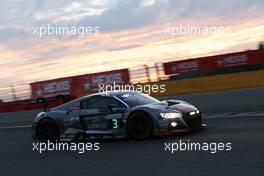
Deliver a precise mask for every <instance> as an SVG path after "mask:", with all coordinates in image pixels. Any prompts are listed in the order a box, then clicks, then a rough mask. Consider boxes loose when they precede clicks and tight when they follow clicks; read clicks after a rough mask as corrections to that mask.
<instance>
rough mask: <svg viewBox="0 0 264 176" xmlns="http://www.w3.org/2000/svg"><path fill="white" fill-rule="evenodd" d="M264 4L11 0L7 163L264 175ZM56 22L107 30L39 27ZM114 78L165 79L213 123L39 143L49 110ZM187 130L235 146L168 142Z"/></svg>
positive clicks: (1, 7) (1, 23)
mask: <svg viewBox="0 0 264 176" xmlns="http://www.w3.org/2000/svg"><path fill="white" fill-rule="evenodd" d="M263 9H264V3H263V1H262V0H250V1H249V0H221V1H212V0H90V1H81V0H74V1H71V0H56V1H55V0H2V1H1V3H0V16H1V18H0V73H1V74H0V99H1V101H0V141H1V144H0V163H1V164H0V175H25V176H29V175H38V176H40V175H43V176H46V175H54V174H56V175H58V174H63V175H64V176H65V175H77V174H78V175H87V174H89V175H118V174H122V175H165V174H166V175H175V174H178V175H188V176H189V175H217V174H218V175H228V174H230V175H263V168H264V165H263V163H264V162H263V145H264V141H263V140H262V139H263V138H264V136H263V135H264V133H263V128H264V118H263V117H264V69H263V68H264V49H263V48H264V43H263V41H264V33H263V31H264V10H263ZM45 26H46V27H47V26H55V27H56V26H57V27H59V26H62V27H66V28H80V27H89V28H90V29H91V28H92V29H96V30H92V32H91V33H89V34H88V35H84V36H81V37H80V36H78V35H64V34H63V35H57V34H56V35H55V34H54V35H53V34H51V35H43V36H41V37H40V35H37V34H36V33H35V29H38V30H39V29H40V28H41V27H45ZM189 27H195V32H192V33H190V31H189V30H190V29H189ZM180 28H181V29H180ZM209 29H210V30H209ZM211 29H212V30H211ZM216 29H219V30H216ZM98 31H99V32H98ZM197 31H198V32H197ZM208 31H210V32H208ZM38 32H39V31H38ZM113 83H118V84H130V85H138V84H141V85H154V84H155V85H165V86H166V91H165V92H164V93H151V95H152V96H155V97H157V98H159V99H166V98H169V99H170V98H172V99H181V100H185V101H187V102H189V103H192V104H194V105H195V106H197V107H198V108H199V110H201V112H202V113H203V117H204V118H203V122H204V123H206V124H207V125H208V128H207V130H205V131H200V132H197V133H192V134H189V135H188V134H186V135H180V136H172V137H163V138H158V139H149V140H146V141H135V140H121V141H116V140H115V141H112V142H102V144H101V145H100V151H98V152H87V153H84V154H82V155H80V154H77V153H73V152H54V151H50V152H47V153H43V154H41V155H40V154H38V153H34V152H33V151H32V139H31V125H32V119H33V118H34V117H35V116H36V114H37V113H38V112H39V111H42V110H43V108H50V107H54V106H57V105H59V104H62V103H65V102H67V101H70V100H72V99H75V98H78V97H80V96H84V95H88V94H91V93H94V92H97V91H98V86H99V85H106V84H108V85H112V84H113ZM179 139H180V140H185V141H196V142H201V143H202V142H231V143H232V150H231V151H230V152H224V151H222V152H218V153H216V154H214V155H212V154H210V153H207V152H197V151H188V152H181V151H179V152H177V153H175V155H171V154H168V153H166V152H164V149H163V145H164V143H166V142H177V141H178V140H179Z"/></svg>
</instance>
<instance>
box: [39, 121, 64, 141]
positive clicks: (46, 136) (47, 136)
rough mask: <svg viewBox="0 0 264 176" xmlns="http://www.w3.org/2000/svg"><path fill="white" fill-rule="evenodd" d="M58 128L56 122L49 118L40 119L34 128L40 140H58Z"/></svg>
mask: <svg viewBox="0 0 264 176" xmlns="http://www.w3.org/2000/svg"><path fill="white" fill-rule="evenodd" d="M59 136H60V133H59V129H58V127H57V124H56V123H55V122H54V121H53V120H51V119H44V120H41V121H40V122H39V123H38V125H37V128H36V137H37V139H38V140H40V141H42V142H47V141H51V142H58V141H59Z"/></svg>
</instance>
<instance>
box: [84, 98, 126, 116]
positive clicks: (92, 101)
mask: <svg viewBox="0 0 264 176" xmlns="http://www.w3.org/2000/svg"><path fill="white" fill-rule="evenodd" d="M110 104H115V105H118V106H123V105H122V104H121V103H120V102H118V101H116V100H115V99H113V98H111V97H103V96H94V97H90V98H88V99H86V100H84V101H82V102H81V108H82V109H99V110H100V111H102V112H108V111H109V105H110Z"/></svg>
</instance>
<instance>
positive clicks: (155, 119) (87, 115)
mask: <svg viewBox="0 0 264 176" xmlns="http://www.w3.org/2000/svg"><path fill="white" fill-rule="evenodd" d="M201 116H202V115H201V112H200V111H199V110H198V109H197V108H196V107H194V106H193V105H191V104H189V103H187V102H184V101H180V100H164V101H160V100H158V99H156V98H153V97H151V96H149V95H146V94H143V93H141V92H132V91H126V92H121V91H120V92H115V91H113V92H102V93H96V94H92V95H89V96H84V97H81V98H79V99H76V100H72V101H70V102H68V103H65V104H63V105H60V106H58V107H55V108H52V109H50V110H48V111H46V112H40V113H38V114H37V116H36V118H35V119H34V120H33V125H32V136H33V140H39V141H47V140H50V141H78V140H90V139H108V138H127V137H130V138H134V139H146V138H149V137H151V136H157V135H170V134H177V133H179V132H184V131H192V130H194V129H201V128H203V127H205V125H204V124H202V117H201Z"/></svg>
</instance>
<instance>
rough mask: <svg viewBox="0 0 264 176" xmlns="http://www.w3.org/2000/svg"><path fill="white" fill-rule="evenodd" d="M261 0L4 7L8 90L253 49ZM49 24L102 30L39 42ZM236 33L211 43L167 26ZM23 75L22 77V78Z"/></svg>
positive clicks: (22, 2) (62, 0) (33, 0)
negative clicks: (36, 29)
mask: <svg viewBox="0 0 264 176" xmlns="http://www.w3.org/2000/svg"><path fill="white" fill-rule="evenodd" d="M263 8H264V4H263V2H262V0H251V1H248V0H232V1H229V0H223V1H214V2H212V1H211V0H199V1H197V0H177V1H175V0H144V1H143V0H93V1H81V0H75V1H71V0H56V1H54V0H46V1H43V0H4V1H2V2H1V6H0V15H1V18H0V40H1V42H0V62H1V63H0V69H1V73H4V74H2V75H1V76H0V83H1V85H2V86H3V87H4V86H8V85H10V84H15V83H17V84H20V83H27V82H32V81H39V80H45V79H51V78H57V77H62V76H70V75H78V74H84V73H91V72H97V71H104V70H111V69H118V68H124V67H134V66H137V65H141V64H145V63H153V62H161V61H166V60H176V59H184V58H189V57H197V56H202V55H208V54H214V53H217V54H218V53H221V52H225V51H239V50H244V49H252V48H254V46H255V44H254V43H256V44H257V43H258V41H259V40H263V39H264V38H263V37H264V36H263V34H262V31H263V24H264V18H263V16H264V11H263ZM43 24H60V25H70V26H76V27H77V26H87V25H89V26H99V27H100V35H91V36H88V37H85V38H71V37H57V36H51V37H43V38H38V37H36V36H33V35H32V27H33V26H38V25H43ZM167 24H170V25H172V26H173V25H177V24H192V25H199V26H210V25H223V26H230V27H231V32H230V33H225V34H219V35H214V36H213V35H208V36H177V37H175V38H168V36H166V35H164V27H165V26H166V25H167ZM21 75H23V76H21Z"/></svg>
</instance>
